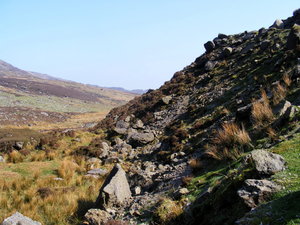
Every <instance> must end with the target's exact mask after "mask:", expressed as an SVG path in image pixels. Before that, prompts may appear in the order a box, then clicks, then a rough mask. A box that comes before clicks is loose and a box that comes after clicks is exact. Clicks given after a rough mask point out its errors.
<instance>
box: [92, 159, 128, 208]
mask: <svg viewBox="0 0 300 225" xmlns="http://www.w3.org/2000/svg"><path fill="white" fill-rule="evenodd" d="M130 198H131V192H130V188H129V184H128V181H127V178H126V174H125V171H124V170H123V169H122V167H121V166H120V165H119V164H116V165H115V167H114V168H113V169H112V171H111V172H110V174H109V175H108V177H107V178H106V180H105V182H104V184H103V185H102V187H101V188H100V193H99V196H98V199H97V201H96V205H97V206H98V207H100V208H107V207H114V206H116V207H119V206H122V205H126V204H127V203H128V202H129V201H130Z"/></svg>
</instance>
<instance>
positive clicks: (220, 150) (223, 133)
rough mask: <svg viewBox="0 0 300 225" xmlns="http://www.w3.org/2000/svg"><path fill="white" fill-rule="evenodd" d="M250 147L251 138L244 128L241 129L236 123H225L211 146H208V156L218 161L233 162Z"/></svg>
mask: <svg viewBox="0 0 300 225" xmlns="http://www.w3.org/2000/svg"><path fill="white" fill-rule="evenodd" d="M250 145H251V138H250V136H249V134H248V132H247V131H246V130H245V128H244V127H243V126H242V127H241V128H240V127H239V126H238V125H237V124H236V123H225V124H223V125H222V128H221V129H219V130H217V131H216V133H215V137H214V138H213V139H212V141H211V144H208V145H206V154H207V155H208V156H210V157H211V158H214V159H217V160H226V159H230V160H232V159H236V158H238V157H239V156H240V155H241V153H243V152H244V148H245V147H248V146H250Z"/></svg>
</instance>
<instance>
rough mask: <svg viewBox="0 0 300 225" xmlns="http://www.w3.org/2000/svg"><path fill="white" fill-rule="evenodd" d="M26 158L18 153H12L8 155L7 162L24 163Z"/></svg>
mask: <svg viewBox="0 0 300 225" xmlns="http://www.w3.org/2000/svg"><path fill="white" fill-rule="evenodd" d="M23 160H24V156H23V155H22V154H21V153H20V152H18V151H12V152H10V153H9V154H8V157H7V161H8V162H12V163H19V162H23Z"/></svg>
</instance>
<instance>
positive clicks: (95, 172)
mask: <svg viewBox="0 0 300 225" xmlns="http://www.w3.org/2000/svg"><path fill="white" fill-rule="evenodd" d="M107 173H108V172H107V170H106V169H101V168H96V169H92V170H89V171H88V172H87V174H89V175H96V176H105V175H106V174H107Z"/></svg>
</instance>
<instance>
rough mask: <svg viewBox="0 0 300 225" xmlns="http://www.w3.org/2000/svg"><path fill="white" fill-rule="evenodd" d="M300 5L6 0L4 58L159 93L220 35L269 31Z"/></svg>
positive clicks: (278, 0) (0, 11)
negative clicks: (165, 84) (247, 31)
mask: <svg viewBox="0 0 300 225" xmlns="http://www.w3.org/2000/svg"><path fill="white" fill-rule="evenodd" d="M299 7H300V4H299V1H298V0H297V1H296V0H295V1H294V0H286V1H284V2H283V1H282V0H263V1H259V0H252V1H241V0H240V1H237V0H231V1H225V0H223V1H221V0H215V1H200V0H198V1H196V0H152V1H143V0H123V1H121V0H111V1H108V0H106V1H104V0H103V1H102V0H87V1H84V0H48V1H41V0H26V1H25V0H24V1H22V0H1V1H0V21H1V22H0V26H1V35H0V59H2V60H4V61H7V62H9V63H11V64H13V65H15V66H17V67H19V68H21V69H25V70H29V71H35V72H41V73H46V74H49V75H53V76H57V77H61V78H65V79H69V80H74V81H78V82H82V83H89V84H97V85H100V86H119V87H124V88H127V89H137V88H142V89H147V88H158V87H159V86H160V85H162V84H163V83H164V82H165V81H167V80H169V79H170V78H171V77H172V75H173V74H174V72H176V71H178V70H181V69H182V68H183V67H185V66H186V65H188V64H190V63H191V62H192V61H194V59H195V58H196V57H198V56H200V55H201V54H202V53H203V52H204V48H203V44H204V43H205V42H206V41H208V40H211V39H213V38H214V37H216V36H217V35H218V33H225V34H234V33H240V32H243V31H245V30H258V29H259V28H261V27H268V26H270V25H271V24H272V23H273V22H274V20H275V19H277V18H282V19H285V18H287V17H289V16H291V15H292V13H293V11H294V10H295V9H297V8H299Z"/></svg>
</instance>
